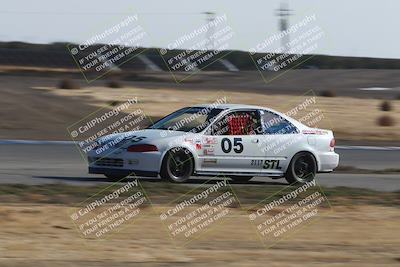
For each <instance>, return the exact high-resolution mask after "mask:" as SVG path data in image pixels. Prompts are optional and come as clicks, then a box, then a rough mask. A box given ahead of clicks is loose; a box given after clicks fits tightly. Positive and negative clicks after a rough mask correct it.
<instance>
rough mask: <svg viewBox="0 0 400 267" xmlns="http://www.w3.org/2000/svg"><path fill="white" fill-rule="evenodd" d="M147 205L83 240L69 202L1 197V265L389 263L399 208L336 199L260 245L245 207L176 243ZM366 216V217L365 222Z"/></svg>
mask: <svg viewBox="0 0 400 267" xmlns="http://www.w3.org/2000/svg"><path fill="white" fill-rule="evenodd" d="M165 208H166V207H165V206H158V207H156V208H155V210H152V211H151V210H150V209H149V210H148V211H147V212H146V214H144V215H147V216H144V217H142V218H141V219H140V220H138V221H136V223H134V224H133V223H130V224H129V225H128V226H126V227H123V228H122V229H121V230H120V231H119V232H117V233H115V234H113V235H111V236H109V237H108V238H106V239H103V240H84V239H82V238H81V237H80V235H79V234H78V232H77V230H76V229H75V228H74V226H73V224H72V222H71V220H70V218H69V217H68V214H69V212H70V210H69V207H66V206H56V205H44V206H29V205H4V204H3V205H0V218H1V220H0V227H1V229H2V231H1V233H0V238H1V240H2V242H1V244H0V265H1V266H39V265H40V266H53V265H54V264H55V263H56V264H57V265H58V266H82V264H84V265H86V266H127V265H129V266H131V265H132V266H148V267H149V266H151V267H152V266H177V265H179V266H195V267H198V266H211V265H212V266H237V267H239V266H265V263H266V262H268V266H299V267H301V266H311V265H314V264H315V263H317V262H318V263H320V265H321V264H322V265H323V266H366V267H368V266H377V265H385V266H394V265H396V264H398V263H396V261H398V255H399V253H400V250H399V248H400V239H399V237H398V235H396V234H395V233H398V232H399V231H400V225H399V224H398V221H399V219H400V217H399V211H398V208H395V207H376V206H356V207H340V206H339V207H338V206H337V207H335V208H334V211H333V212H331V213H329V214H325V213H322V214H320V215H318V216H319V217H320V218H318V219H316V220H315V221H314V223H311V224H309V225H308V226H306V227H305V228H302V229H299V231H298V232H297V233H295V234H294V235H291V236H289V237H288V238H287V239H286V240H284V241H281V242H279V243H277V244H276V245H275V246H274V247H272V248H267V247H264V246H262V245H261V243H260V242H259V240H258V238H257V236H256V235H255V231H254V229H253V228H252V226H251V225H250V224H249V221H248V219H247V217H245V216H243V212H241V211H240V210H238V209H233V210H232V214H231V217H230V218H229V219H228V220H226V221H224V222H223V223H222V224H220V225H218V226H216V227H215V228H214V229H213V230H212V231H210V232H209V233H206V234H205V235H204V236H202V237H201V238H199V239H198V240H195V241H193V242H191V243H190V244H188V245H186V246H179V245H178V246H177V247H176V246H175V245H174V243H173V242H172V241H171V240H170V238H169V236H168V234H167V232H166V231H165V229H164V228H163V227H164V226H163V225H162V224H161V222H160V220H159V218H158V216H156V215H154V213H152V212H159V210H160V209H165ZM365 222H368V223H365Z"/></svg>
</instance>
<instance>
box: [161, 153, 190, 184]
mask: <svg viewBox="0 0 400 267" xmlns="http://www.w3.org/2000/svg"><path fill="white" fill-rule="evenodd" d="M193 169H194V164H193V156H192V154H191V153H190V152H189V151H188V150H186V149H183V148H178V149H172V150H170V151H168V152H167V154H166V156H165V158H164V160H163V164H162V167H161V171H160V176H161V178H162V179H164V180H168V181H170V182H173V183H184V182H186V181H187V180H188V179H189V178H190V176H191V175H192V174H193Z"/></svg>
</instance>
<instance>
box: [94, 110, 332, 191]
mask: <svg viewBox="0 0 400 267" xmlns="http://www.w3.org/2000/svg"><path fill="white" fill-rule="evenodd" d="M104 147H106V148H107V149H104ZM334 147H335V139H334V137H333V133H332V131H330V130H323V129H317V128H310V127H308V126H306V125H304V124H302V123H300V122H298V121H296V120H294V119H292V118H290V117H288V116H286V115H285V114H282V113H280V112H277V111H274V110H272V109H268V108H263V107H258V106H250V105H239V104H222V105H213V104H208V105H196V106H192V107H187V108H182V109H180V110H177V111H175V112H173V113H171V114H170V115H168V116H166V117H164V118H162V119H160V120H159V121H157V122H155V123H154V124H153V125H152V126H150V127H148V128H146V129H143V130H139V131H132V132H125V133H119V134H112V135H108V136H104V137H101V138H99V139H98V140H96V142H95V145H94V148H93V149H92V150H91V151H90V152H89V153H88V161H89V173H93V174H104V175H105V176H106V177H108V178H109V179H112V180H120V179H123V178H124V177H126V176H129V175H136V176H151V177H156V176H158V175H160V176H161V178H163V179H167V180H169V181H172V182H185V181H187V180H188V179H189V178H190V176H203V175H207V176H225V177H229V178H232V179H233V180H237V181H239V182H245V181H248V180H250V179H251V178H253V177H254V176H268V177H272V178H276V179H277V178H283V177H285V178H286V180H287V181H288V182H289V183H290V184H292V183H305V182H309V181H311V180H313V179H314V177H315V174H316V173H318V172H331V171H333V170H334V169H335V168H336V167H337V166H338V164H339V155H338V154H336V153H335V152H334Z"/></svg>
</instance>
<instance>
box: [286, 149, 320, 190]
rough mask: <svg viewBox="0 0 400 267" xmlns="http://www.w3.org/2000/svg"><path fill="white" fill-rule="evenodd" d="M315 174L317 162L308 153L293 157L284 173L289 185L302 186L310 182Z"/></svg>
mask: <svg viewBox="0 0 400 267" xmlns="http://www.w3.org/2000/svg"><path fill="white" fill-rule="evenodd" d="M316 173H317V161H316V160H315V158H314V156H313V155H312V154H311V153H308V152H300V153H297V154H296V155H294V157H293V158H292V160H291V162H290V165H289V167H288V169H287V171H286V174H285V178H286V180H287V181H288V182H289V184H294V183H296V184H304V183H307V182H311V181H312V180H314V178H315V174H316Z"/></svg>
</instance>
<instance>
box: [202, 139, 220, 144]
mask: <svg viewBox="0 0 400 267" xmlns="http://www.w3.org/2000/svg"><path fill="white" fill-rule="evenodd" d="M216 143H218V140H217V138H216V137H206V138H205V139H204V144H208V145H209V144H216Z"/></svg>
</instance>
